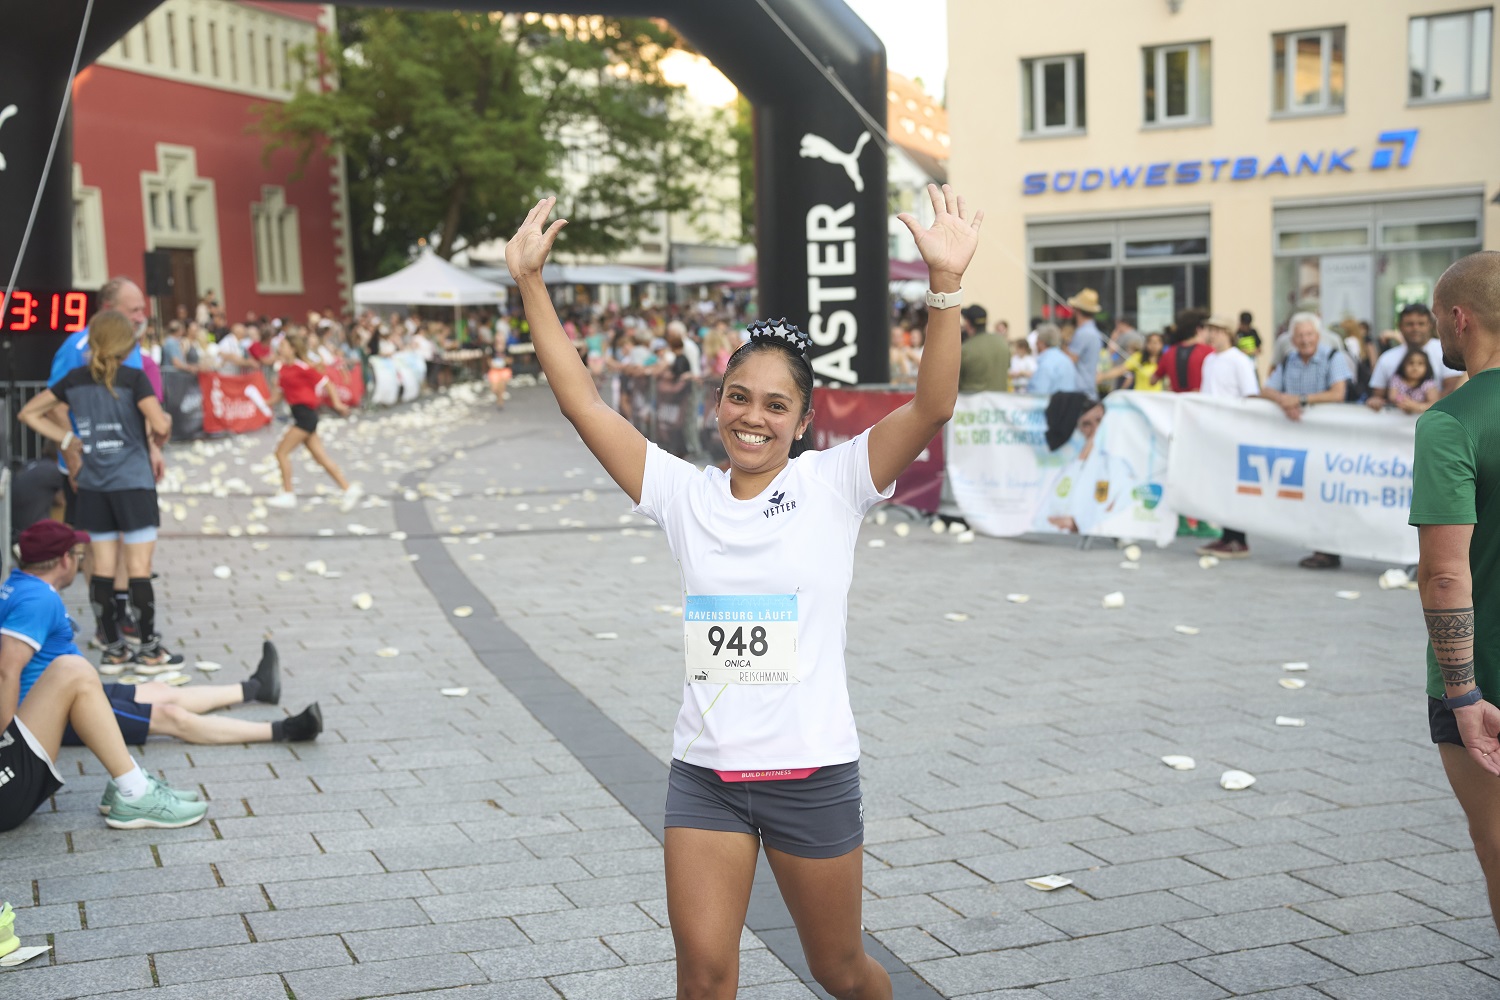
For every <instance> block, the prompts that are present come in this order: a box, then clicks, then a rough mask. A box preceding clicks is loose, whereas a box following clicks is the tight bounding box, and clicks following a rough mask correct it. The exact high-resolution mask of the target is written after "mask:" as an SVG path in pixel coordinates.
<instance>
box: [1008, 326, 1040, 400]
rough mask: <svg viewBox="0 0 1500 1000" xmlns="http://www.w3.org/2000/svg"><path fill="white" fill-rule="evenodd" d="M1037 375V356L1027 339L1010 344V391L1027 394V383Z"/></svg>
mask: <svg viewBox="0 0 1500 1000" xmlns="http://www.w3.org/2000/svg"><path fill="white" fill-rule="evenodd" d="M1035 374H1036V355H1035V354H1032V353H1031V344H1030V342H1029V341H1027V339H1026V338H1025V337H1019V338H1017V339H1016V340H1012V341H1011V342H1010V391H1011V392H1025V391H1026V383H1028V382H1030V381H1031V376H1033V375H1035Z"/></svg>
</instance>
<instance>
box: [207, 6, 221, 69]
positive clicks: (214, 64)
mask: <svg viewBox="0 0 1500 1000" xmlns="http://www.w3.org/2000/svg"><path fill="white" fill-rule="evenodd" d="M208 73H209V75H210V76H212V77H213V78H214V79H215V80H217V79H218V78H219V25H218V23H217V22H215V21H209V22H208Z"/></svg>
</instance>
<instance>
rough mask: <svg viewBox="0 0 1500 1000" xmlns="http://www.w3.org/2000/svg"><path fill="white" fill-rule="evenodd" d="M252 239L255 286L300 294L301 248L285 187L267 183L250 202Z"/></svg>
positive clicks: (260, 289) (265, 291)
mask: <svg viewBox="0 0 1500 1000" xmlns="http://www.w3.org/2000/svg"><path fill="white" fill-rule="evenodd" d="M250 231H251V235H252V237H253V239H254V241H255V290H256V291H257V292H260V293H262V294H294V295H295V294H300V293H301V291H302V252H301V244H300V239H299V231H298V228H297V209H296V207H294V206H292V205H288V204H287V203H286V191H285V190H284V189H282V188H280V187H276V186H273V185H267V186H266V187H264V188H262V189H261V200H260V201H259V202H256V203H255V204H253V205H251V206H250Z"/></svg>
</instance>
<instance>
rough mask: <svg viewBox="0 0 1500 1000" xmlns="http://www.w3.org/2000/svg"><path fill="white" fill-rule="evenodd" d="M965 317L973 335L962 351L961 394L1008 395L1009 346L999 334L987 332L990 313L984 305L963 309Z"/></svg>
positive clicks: (959, 381) (965, 342) (960, 355)
mask: <svg viewBox="0 0 1500 1000" xmlns="http://www.w3.org/2000/svg"><path fill="white" fill-rule="evenodd" d="M963 318H964V319H966V320H968V321H969V324H970V325H971V326H973V328H974V332H973V333H971V334H970V335H969V337H968V339H967V340H965V341H964V344H963V347H961V348H960V349H959V361H958V391H959V392H1009V391H1010V344H1009V343H1007V342H1006V340H1005V338H1004V337H1002V336H1000V335H999V334H998V333H990V332H988V331H987V330H985V325H986V324H987V323H988V322H989V318H990V317H989V314H988V313H986V312H985V311H984V306H979V305H974V306H970V307H969V308H967V309H965V310H964V315H963Z"/></svg>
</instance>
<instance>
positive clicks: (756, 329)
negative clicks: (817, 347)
mask: <svg viewBox="0 0 1500 1000" xmlns="http://www.w3.org/2000/svg"><path fill="white" fill-rule="evenodd" d="M745 329H746V331H747V332H748V333H749V334H750V342H751V343H756V342H760V341H780V342H781V343H783V344H786V345H787V346H788V347H790V348H791V349H792V350H794V351H796V352H797V353H798V354H799V355H801V356H802V357H803V358H806V357H807V349H808V348H809V347H811V346H812V338H811V337H809V336H808V335H807V334H805V333H803V332H802V331H801V330H799V329H798V328H797V325H796V324H795V323H788V322H787V321H786V318H785V317H782V318H781V319H762V320H756V321H755V322H754V323H751V324H750V325H749V326H748V327H746V328H745Z"/></svg>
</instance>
